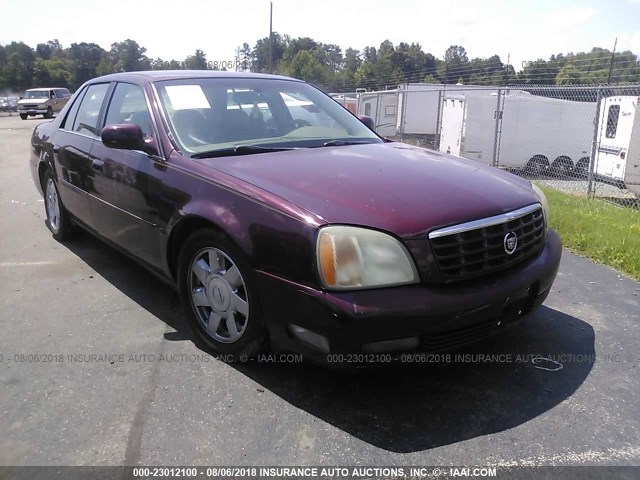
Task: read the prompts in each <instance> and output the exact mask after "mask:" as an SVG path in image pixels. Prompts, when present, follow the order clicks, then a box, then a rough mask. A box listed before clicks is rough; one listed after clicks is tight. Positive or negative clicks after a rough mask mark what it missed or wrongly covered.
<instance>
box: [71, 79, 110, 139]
mask: <svg viewBox="0 0 640 480" xmlns="http://www.w3.org/2000/svg"><path fill="white" fill-rule="evenodd" d="M108 89H109V84H108V83H99V84H96V85H90V86H89V87H88V88H87V93H86V94H85V95H84V98H83V99H82V102H81V103H80V107H79V108H78V114H77V115H76V118H75V120H74V122H73V127H72V128H71V130H73V131H74V132H80V133H84V134H91V135H96V136H97V135H98V117H99V115H100V107H102V102H103V100H104V97H105V95H106V94H107V90H108Z"/></svg>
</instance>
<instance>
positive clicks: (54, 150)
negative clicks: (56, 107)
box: [30, 71, 562, 361]
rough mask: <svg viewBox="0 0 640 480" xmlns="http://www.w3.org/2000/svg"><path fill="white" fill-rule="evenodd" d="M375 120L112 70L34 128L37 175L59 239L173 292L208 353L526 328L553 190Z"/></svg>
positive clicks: (371, 348)
mask: <svg viewBox="0 0 640 480" xmlns="http://www.w3.org/2000/svg"><path fill="white" fill-rule="evenodd" d="M370 120H371V119H369V118H357V117H356V116H354V115H353V114H351V113H350V112H349V111H347V110H346V109H344V108H343V107H342V106H340V105H339V104H338V103H336V102H335V101H334V100H333V99H331V98H330V97H329V96H327V95H325V94H324V93H322V92H321V91H319V90H318V89H316V88H314V87H312V86H310V85H308V84H306V83H304V82H302V81H299V80H294V79H291V78H285V77H278V76H270V75H260V74H242V73H235V72H201V71H198V72H189V71H180V72H166V71H165V72H135V73H119V74H114V75H108V76H104V77H100V78H96V79H94V80H90V81H89V82H87V83H86V84H84V85H83V86H82V87H81V88H80V89H79V90H78V91H77V93H76V94H75V95H74V97H73V99H72V100H71V101H70V102H69V103H68V104H67V105H66V106H65V108H64V109H63V110H62V111H61V112H60V114H59V115H58V116H57V117H56V118H55V120H53V121H51V122H48V123H44V124H41V125H38V126H37V127H36V128H35V130H34V132H33V136H32V139H31V160H30V163H31V172H32V175H33V180H34V182H35V185H36V187H37V188H38V189H39V190H40V191H41V192H42V193H43V195H44V199H45V211H46V224H47V226H48V228H49V230H51V232H52V234H53V236H54V238H55V239H57V240H61V241H62V240H65V239H68V238H69V237H71V236H72V235H73V234H74V233H75V232H76V230H77V229H78V228H82V229H85V230H88V231H90V232H91V233H93V234H95V235H97V236H99V237H100V238H101V239H103V240H104V241H106V242H107V243H109V244H110V245H112V246H113V247H116V248H117V249H119V250H121V251H122V252H124V253H125V254H127V255H129V256H130V257H131V258H133V259H135V260H136V261H138V262H140V263H141V264H143V265H144V266H145V267H147V268H148V269H149V270H150V271H152V272H153V273H155V274H156V275H157V276H159V277H161V278H162V279H164V280H166V281H167V282H169V283H170V284H172V285H174V286H175V287H176V289H177V290H178V291H179V294H180V297H181V300H182V303H183V304H184V308H185V311H186V315H187V316H188V320H189V324H190V325H191V326H192V328H193V330H194V332H195V333H196V335H197V336H198V337H199V338H200V339H201V340H202V341H203V342H204V343H205V344H206V346H207V347H208V348H209V349H211V350H212V351H214V352H219V353H223V354H233V355H246V356H249V357H251V356H253V355H256V354H257V353H258V352H261V351H263V350H264V349H268V348H271V349H273V350H275V351H293V352H299V353H303V354H304V355H305V357H306V358H309V359H314V360H318V361H323V360H326V359H327V355H330V354H331V355H335V354H347V353H349V354H353V353H358V354H380V353H384V354H385V355H386V354H391V355H398V354H399V353H401V352H414V351H418V352H425V351H428V352H435V351H447V350H451V349H455V348H458V347H459V346H461V345H463V344H466V343H469V342H472V341H476V340H479V339H482V338H484V337H486V336H488V335H490V334H492V333H495V332H498V331H500V330H502V329H504V328H505V327H508V326H510V325H514V324H516V323H519V321H520V320H521V319H523V318H525V317H527V316H528V315H529V314H530V313H531V312H533V311H534V309H536V307H538V306H539V305H540V304H541V303H542V302H543V301H544V300H545V298H546V297H547V294H548V293H549V290H550V288H551V285H552V283H553V281H554V279H555V277H556V273H557V270H558V265H559V262H560V256H561V251H562V249H561V242H560V239H559V237H558V235H557V234H556V233H555V232H554V231H553V230H551V229H549V223H548V221H549V219H548V208H547V203H546V199H545V197H544V194H543V193H542V192H541V191H540V190H539V189H538V188H537V187H536V186H534V185H532V184H531V183H530V182H529V181H527V180H524V179H522V178H519V177H516V176H514V175H511V174H509V173H507V172H504V171H500V170H497V169H495V168H490V167H487V166H484V165H481V164H479V163H477V162H474V161H471V160H465V159H462V158H459V157H454V156H450V155H446V154H442V153H438V152H435V151H430V150H425V149H422V148H417V147H413V146H409V145H405V144H402V143H394V142H390V141H388V140H386V139H383V138H381V137H379V136H378V135H376V134H375V133H374V132H373V131H372V129H371V128H369V127H370V126H371V125H370ZM131 328H135V327H134V326H132V327H131Z"/></svg>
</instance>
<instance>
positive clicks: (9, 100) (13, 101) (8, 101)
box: [0, 97, 18, 112]
mask: <svg viewBox="0 0 640 480" xmlns="http://www.w3.org/2000/svg"><path fill="white" fill-rule="evenodd" d="M17 105H18V98H17V97H0V112H15V111H16V110H17V108H18V107H17Z"/></svg>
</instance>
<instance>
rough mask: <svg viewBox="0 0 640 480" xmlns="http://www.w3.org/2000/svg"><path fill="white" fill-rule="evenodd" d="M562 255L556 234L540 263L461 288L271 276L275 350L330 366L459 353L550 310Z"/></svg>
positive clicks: (268, 295) (267, 303) (263, 285)
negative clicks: (338, 286)
mask: <svg viewBox="0 0 640 480" xmlns="http://www.w3.org/2000/svg"><path fill="white" fill-rule="evenodd" d="M561 255H562V242H561V240H560V237H559V236H558V235H557V234H556V233H555V232H554V231H553V230H550V231H549V235H548V236H547V240H546V243H545V246H544V249H543V250H542V252H541V253H540V255H538V256H537V257H536V258H534V259H531V260H528V261H527V262H525V263H524V264H522V265H518V266H516V267H514V269H511V270H508V271H506V272H502V273H501V274H499V275H495V276H492V277H488V278H480V279H478V280H474V281H473V282H465V283H460V284H456V285H438V286H435V285H423V284H420V285H411V286H403V287H394V288H382V289H375V290H361V291H350V292H327V291H322V290H316V289H312V288H309V287H307V286H302V285H297V284H294V283H291V282H288V281H286V280H283V279H281V278H278V277H275V276H272V275H269V274H266V273H259V274H258V279H257V280H258V289H259V294H260V302H261V305H262V308H263V313H264V316H265V319H266V322H267V328H268V330H269V334H270V337H271V342H272V345H273V347H274V349H276V350H279V351H295V352H299V353H303V354H304V355H305V357H307V358H309V359H311V360H316V361H321V362H327V360H328V359H329V358H330V357H331V355H333V354H348V355H353V354H366V353H371V352H375V353H381V352H390V353H392V354H396V355H397V354H399V353H403V352H406V351H421V352H442V351H451V350H455V349H456V348H458V347H460V346H462V345H464V344H467V343H470V342H473V341H477V340H479V339H481V338H484V337H486V336H488V335H490V334H492V333H497V332H499V331H500V330H502V329H504V328H505V327H508V326H509V325H512V324H514V323H516V321H517V320H519V319H522V318H524V317H526V316H527V315H528V314H529V313H531V312H532V311H533V310H534V309H535V308H536V307H538V306H539V305H540V304H542V302H543V301H544V300H545V298H546V297H547V295H548V293H549V290H550V288H551V285H552V284H553V281H554V279H555V277H556V274H557V272H558V267H559V265H560V258H561ZM301 329H304V331H308V332H312V335H311V337H309V336H308V335H307V334H302V335H301V334H300V332H301V331H302V330H301ZM314 334H315V336H314ZM318 335H319V336H321V337H322V338H324V339H326V342H325V341H324V340H322V341H320V342H318V341H316V340H317V339H318V338H320V337H318ZM309 338H312V339H313V340H312V342H311V343H310V342H309ZM405 339H410V340H409V341H404V340H405ZM396 340H403V341H401V342H393V341H396ZM390 341H392V342H390ZM400 345H401V346H400ZM333 358H334V359H335V356H333ZM329 361H331V360H329Z"/></svg>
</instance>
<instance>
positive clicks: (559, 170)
mask: <svg viewBox="0 0 640 480" xmlns="http://www.w3.org/2000/svg"><path fill="white" fill-rule="evenodd" d="M552 170H553V174H554V175H555V176H556V177H559V178H562V179H569V180H570V179H572V178H573V177H575V173H574V172H573V162H572V161H571V159H570V158H569V157H564V156H563V157H558V158H556V159H555V160H554V161H553V165H552Z"/></svg>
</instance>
